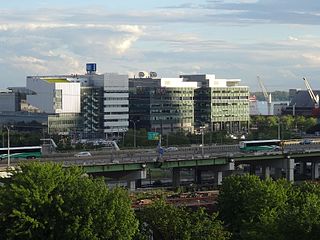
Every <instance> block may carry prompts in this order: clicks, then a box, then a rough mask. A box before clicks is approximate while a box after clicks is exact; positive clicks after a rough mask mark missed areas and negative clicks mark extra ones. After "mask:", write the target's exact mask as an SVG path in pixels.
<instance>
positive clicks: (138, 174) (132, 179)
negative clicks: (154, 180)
mask: <svg viewBox="0 0 320 240" xmlns="http://www.w3.org/2000/svg"><path fill="white" fill-rule="evenodd" d="M146 178H147V170H146V169H144V170H141V171H133V172H131V173H130V174H128V175H127V176H126V177H125V179H126V180H127V188H128V189H129V190H130V191H134V190H135V189H136V187H141V179H146Z"/></svg>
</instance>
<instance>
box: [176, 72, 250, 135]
mask: <svg viewBox="0 0 320 240" xmlns="http://www.w3.org/2000/svg"><path fill="white" fill-rule="evenodd" d="M180 77H182V78H183V79H184V81H187V82H189V81H191V82H197V83H198V88H197V89H195V97H194V113H195V127H196V128H200V127H206V128H207V129H208V130H209V131H219V130H226V131H229V132H239V131H245V130H247V129H248V125H249V88H248V87H247V86H240V85H239V83H240V81H241V80H240V79H217V78H215V75H213V74H201V75H199V74H198V75H181V76H180Z"/></svg>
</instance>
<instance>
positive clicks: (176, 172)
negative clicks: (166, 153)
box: [172, 168, 180, 187]
mask: <svg viewBox="0 0 320 240" xmlns="http://www.w3.org/2000/svg"><path fill="white" fill-rule="evenodd" d="M172 186H173V187H179V186H180V168H173V169H172Z"/></svg>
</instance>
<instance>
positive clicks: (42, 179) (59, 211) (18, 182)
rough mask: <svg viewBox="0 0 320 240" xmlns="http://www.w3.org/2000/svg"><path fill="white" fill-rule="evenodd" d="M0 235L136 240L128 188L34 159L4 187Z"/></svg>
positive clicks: (25, 237)
mask: <svg viewBox="0 0 320 240" xmlns="http://www.w3.org/2000/svg"><path fill="white" fill-rule="evenodd" d="M0 212H1V215H0V231H1V235H0V239H131V238H132V236H133V235H134V234H135V232H136V230H137V227H138V222H137V220H136V218H135V215H134V212H133V210H132V209H131V201H130V199H129V197H128V195H127V192H126V191H124V190H122V189H118V188H116V189H114V190H112V191H110V190H109V189H108V187H107V186H106V184H105V183H104V181H103V180H102V179H92V178H89V177H87V176H84V175H83V172H82V170H81V169H79V168H68V169H63V168H62V166H60V165H56V164H49V163H46V164H40V163H30V164H27V165H21V171H17V172H13V176H12V181H11V182H9V183H5V185H4V186H3V187H1V188H0Z"/></svg>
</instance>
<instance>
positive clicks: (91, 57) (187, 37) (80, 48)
mask: <svg viewBox="0 0 320 240" xmlns="http://www.w3.org/2000/svg"><path fill="white" fill-rule="evenodd" d="M0 3H1V7H0V71H1V75H0V89H1V88H6V87H9V86H25V85H26V76H30V75H54V74H55V75H57V74H83V73H85V64H86V63H88V62H95V63H97V72H98V73H105V72H118V73H122V74H123V73H124V74H129V75H130V76H133V75H136V74H137V73H138V72H139V71H147V72H150V71H153V72H157V74H158V76H159V77H178V76H179V75H180V74H215V75H216V78H240V79H241V85H246V86H249V87H250V90H251V91H260V90H261V89H260V87H259V84H258V81H257V76H259V77H260V79H261V80H262V81H263V83H264V85H265V87H266V88H267V90H268V91H275V90H283V91H287V90H288V89H290V88H300V89H305V85H304V82H303V80H302V78H303V77H306V78H307V79H308V81H309V83H310V85H311V86H312V88H314V89H320V1H319V0H307V1H301V0H194V1H191V0H189V1H188V0H171V1H169V0H161V1H159V0H134V1H133V0H116V1H115V0H108V1H106V0H91V1H84V0H67V1H66V0H64V1H62V0H23V1H22V0H10V1H5V0H0Z"/></svg>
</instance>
